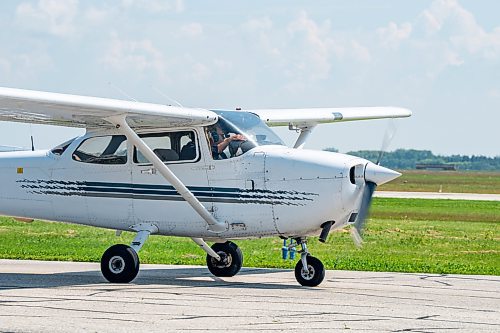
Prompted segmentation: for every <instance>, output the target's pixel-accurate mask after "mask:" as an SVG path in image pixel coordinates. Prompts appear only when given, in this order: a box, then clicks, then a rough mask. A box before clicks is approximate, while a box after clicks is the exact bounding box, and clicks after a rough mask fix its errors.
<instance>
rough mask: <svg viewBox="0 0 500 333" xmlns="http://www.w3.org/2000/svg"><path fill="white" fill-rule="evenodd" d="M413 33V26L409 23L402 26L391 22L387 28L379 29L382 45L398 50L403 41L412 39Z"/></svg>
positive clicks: (378, 33)
mask: <svg viewBox="0 0 500 333" xmlns="http://www.w3.org/2000/svg"><path fill="white" fill-rule="evenodd" d="M411 31H412V25H411V23H409V22H405V23H403V24H401V25H400V26H398V24H397V23H394V22H390V23H389V25H388V26H387V27H384V28H378V29H377V35H378V36H379V38H380V40H381V42H382V45H384V46H388V47H391V48H397V47H398V46H399V44H400V43H401V42H402V41H404V40H407V39H408V38H410V35H411Z"/></svg>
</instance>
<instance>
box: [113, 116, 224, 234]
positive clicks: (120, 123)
mask: <svg viewBox="0 0 500 333" xmlns="http://www.w3.org/2000/svg"><path fill="white" fill-rule="evenodd" d="M106 120H108V121H109V122H111V123H112V124H114V125H115V126H116V128H117V129H118V130H120V131H121V132H122V133H123V134H124V135H125V136H126V137H127V138H128V139H129V140H130V142H132V143H133V144H134V145H135V146H136V147H137V148H138V149H139V150H140V152H141V153H142V154H143V155H144V157H146V158H147V159H148V160H149V161H150V162H151V163H153V166H154V167H155V168H156V169H157V170H158V171H159V172H160V174H161V175H162V176H163V177H164V178H165V179H166V180H167V181H168V182H169V183H170V184H172V186H173V187H174V188H175V189H176V190H177V192H178V193H179V194H180V195H181V196H182V198H183V199H184V200H186V201H187V203H188V204H189V205H190V206H191V207H193V209H194V210H195V211H196V212H197V213H198V214H199V215H200V216H201V218H203V220H205V222H206V223H207V228H208V230H210V231H212V232H216V233H219V232H223V231H226V230H227V229H228V226H227V224H226V223H221V222H219V221H217V220H216V219H215V218H214V217H213V215H212V214H210V212H209V211H208V210H207V209H206V208H205V206H203V205H202V204H201V202H200V201H199V200H198V199H197V198H196V197H195V196H194V194H193V193H192V192H191V191H190V190H189V189H188V188H187V187H186V185H184V184H183V183H182V181H181V180H180V179H179V178H177V176H176V175H175V174H174V173H173V172H172V171H171V170H170V169H169V168H168V167H167V166H166V165H165V164H164V163H163V162H162V161H161V160H160V158H158V156H156V154H155V153H154V152H153V151H152V150H151V148H149V146H148V145H147V144H146V143H145V142H144V141H143V140H142V139H141V138H140V137H139V136H138V135H137V133H135V132H134V130H133V129H132V128H130V126H129V125H128V123H127V121H126V119H125V115H121V116H115V117H109V118H106Z"/></svg>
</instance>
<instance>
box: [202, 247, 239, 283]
mask: <svg viewBox="0 0 500 333" xmlns="http://www.w3.org/2000/svg"><path fill="white" fill-rule="evenodd" d="M212 250H214V251H215V252H216V253H217V254H218V255H219V256H220V257H221V259H222V260H221V261H218V260H217V259H215V258H213V257H211V256H210V255H207V267H208V270H209V271H210V272H211V273H212V274H213V275H215V276H225V277H229V276H234V275H236V274H237V273H238V272H239V271H240V269H241V266H242V265H243V253H242V252H241V250H240V248H239V247H238V245H236V244H234V243H233V242H225V243H215V244H214V245H212Z"/></svg>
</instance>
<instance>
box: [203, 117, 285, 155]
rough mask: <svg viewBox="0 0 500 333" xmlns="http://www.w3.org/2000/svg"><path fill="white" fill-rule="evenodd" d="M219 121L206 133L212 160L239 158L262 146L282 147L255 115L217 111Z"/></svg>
mask: <svg viewBox="0 0 500 333" xmlns="http://www.w3.org/2000/svg"><path fill="white" fill-rule="evenodd" d="M214 112H215V113H217V114H218V115H219V120H218V122H217V123H216V124H214V125H212V126H209V127H208V128H207V132H208V135H209V138H210V143H211V145H212V156H213V157H214V159H224V158H227V157H234V156H239V155H241V154H243V153H245V152H247V151H248V150H250V149H252V148H254V147H257V146H263V145H284V143H283V141H281V139H280V138H279V137H278V136H277V135H276V134H275V133H274V132H273V131H272V130H271V129H270V128H269V127H268V126H267V125H266V124H264V122H263V121H262V120H261V119H260V118H259V117H258V116H256V115H255V114H252V113H248V112H238V111H217V110H214Z"/></svg>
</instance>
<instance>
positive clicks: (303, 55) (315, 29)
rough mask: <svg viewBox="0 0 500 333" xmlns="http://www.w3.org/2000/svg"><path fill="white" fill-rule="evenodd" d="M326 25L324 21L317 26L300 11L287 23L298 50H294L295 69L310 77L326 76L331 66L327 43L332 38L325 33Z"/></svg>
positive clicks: (320, 77) (330, 41)
mask: <svg viewBox="0 0 500 333" xmlns="http://www.w3.org/2000/svg"><path fill="white" fill-rule="evenodd" d="M328 25H329V23H328V22H326V23H325V26H323V27H320V26H318V25H317V24H316V22H315V21H314V20H312V19H310V18H309V16H308V15H307V13H306V12H301V13H300V15H299V17H298V18H297V19H296V20H294V21H292V22H291V23H290V24H289V25H288V29H287V31H288V33H289V35H290V37H291V38H292V40H293V41H295V42H297V45H296V46H298V50H295V51H296V52H297V53H296V54H295V56H296V59H295V64H294V67H295V69H294V70H295V71H298V72H302V74H305V75H306V76H308V77H309V78H312V79H322V78H326V77H328V75H329V74H330V70H331V67H332V66H331V64H330V59H329V58H330V52H329V44H330V43H332V40H331V39H330V38H329V37H328V35H327V33H326V30H327V28H328ZM293 41H292V42H293Z"/></svg>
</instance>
